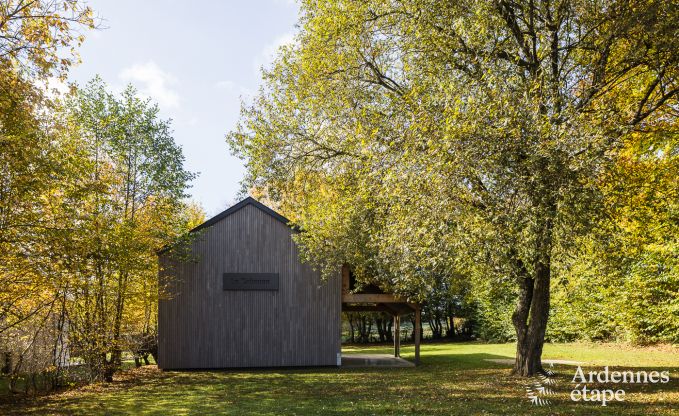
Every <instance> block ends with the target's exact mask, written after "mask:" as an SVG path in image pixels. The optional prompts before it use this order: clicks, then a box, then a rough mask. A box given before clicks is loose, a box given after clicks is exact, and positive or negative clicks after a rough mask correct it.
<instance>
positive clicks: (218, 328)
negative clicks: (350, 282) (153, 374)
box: [158, 205, 341, 369]
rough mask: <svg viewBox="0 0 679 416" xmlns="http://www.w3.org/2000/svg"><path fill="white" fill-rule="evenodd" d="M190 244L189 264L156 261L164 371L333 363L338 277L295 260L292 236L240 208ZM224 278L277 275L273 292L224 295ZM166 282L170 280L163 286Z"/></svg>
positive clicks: (252, 210) (248, 207) (278, 225)
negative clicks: (164, 290) (165, 294)
mask: <svg viewBox="0 0 679 416" xmlns="http://www.w3.org/2000/svg"><path fill="white" fill-rule="evenodd" d="M200 233H201V234H200V236H199V237H198V238H197V239H196V241H194V242H193V243H192V251H193V257H194V258H193V261H182V262H179V261H177V260H176V259H172V257H171V254H170V253H163V254H161V256H160V259H159V261H160V267H161V272H160V279H161V284H162V283H164V282H169V283H170V286H169V287H170V292H171V294H172V295H171V297H170V298H166V299H161V300H160V301H159V305H158V361H159V362H158V365H159V367H160V368H163V369H198V368H231V367H275V366H316V365H337V354H338V353H339V352H340V347H341V346H340V331H341V329H340V325H341V323H340V319H341V317H340V312H341V279H340V275H339V274H340V273H339V270H338V275H337V276H336V277H335V278H333V279H330V280H328V281H322V280H321V278H320V274H319V273H317V272H314V271H313V270H312V269H311V267H310V266H309V265H307V264H304V263H302V262H301V260H300V259H299V251H298V249H297V247H296V245H295V243H294V242H293V241H292V238H291V236H292V234H293V233H294V231H293V230H292V229H291V228H290V227H288V226H287V225H285V224H283V223H282V222H280V221H278V220H276V219H275V218H273V217H271V216H270V215H268V214H266V213H264V212H263V211H262V210H260V209H259V208H257V207H255V206H253V205H246V206H244V207H243V208H241V209H240V210H238V211H236V212H234V213H233V214H231V215H229V216H227V217H226V218H224V219H222V220H221V221H219V222H217V223H216V224H214V225H212V226H211V227H209V228H207V229H204V230H202V231H200ZM223 273H278V274H279V289H278V291H224V290H222V274H223ZM168 279H170V280H169V281H168Z"/></svg>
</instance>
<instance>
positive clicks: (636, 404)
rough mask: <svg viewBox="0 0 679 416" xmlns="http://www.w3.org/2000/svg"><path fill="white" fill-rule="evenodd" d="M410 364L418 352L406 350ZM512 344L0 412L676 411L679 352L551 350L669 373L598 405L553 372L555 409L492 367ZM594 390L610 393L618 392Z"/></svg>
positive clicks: (162, 386)
mask: <svg viewBox="0 0 679 416" xmlns="http://www.w3.org/2000/svg"><path fill="white" fill-rule="evenodd" d="M390 351H391V350H390V348H389V347H388V346H382V347H380V346H378V347H375V346H373V347H354V346H348V347H346V348H345V349H344V352H345V353H347V354H351V353H389V352H390ZM402 353H403V357H404V358H412V356H413V349H412V347H411V346H407V345H406V346H404V347H403V349H402ZM513 354H514V346H513V345H512V344H481V343H456V344H424V345H423V346H422V365H421V366H420V367H417V368H398V369H374V368H371V369H337V368H321V369H318V368H315V369H314V368H311V369H285V370H252V371H216V372H161V371H158V370H157V369H156V368H155V367H152V366H151V367H143V368H141V369H138V370H132V371H128V372H126V373H124V374H122V375H120V376H119V377H118V379H117V380H116V381H115V382H114V383H111V384H109V385H103V384H100V385H94V386H87V387H84V388H81V389H78V390H74V391H69V392H65V393H61V394H58V395H53V396H50V397H46V398H41V399H38V400H36V401H34V402H32V403H24V404H21V405H16V404H15V405H11V406H10V405H4V406H0V414H35V415H38V414H40V415H43V414H51V415H93V414H106V415H128V414H138V415H167V414H169V415H173V416H174V415H189V414H191V415H193V414H196V415H198V414H201V415H202V414H219V415H241V414H270V415H278V414H318V415H352V414H379V415H382V414H384V415H401V414H421V415H451V414H452V415H481V414H539V415H573V414H587V415H619V414H631V415H673V414H674V415H676V414H678V413H679V410H677V409H679V348H677V347H671V346H665V347H651V348H635V347H629V346H624V345H616V344H603V345H601V344H580V343H576V344H548V345H546V346H545V352H544V358H546V359H550V358H551V359H563V360H573V361H581V362H585V363H586V365H585V366H583V367H586V368H585V371H587V370H590V369H592V370H601V369H602V367H603V366H609V367H610V369H611V370H614V369H615V370H620V369H624V368H629V369H633V370H634V371H639V370H646V371H651V370H658V371H670V376H671V379H670V382H669V383H666V384H655V385H649V384H647V385H631V386H630V385H620V384H616V385H614V386H612V387H614V388H624V389H625V391H626V395H625V401H624V402H616V403H609V404H608V406H606V407H602V406H601V405H599V404H592V403H586V404H585V403H583V402H579V403H575V402H572V401H571V399H570V392H571V390H572V389H573V387H574V385H572V384H571V379H572V378H573V374H574V370H575V367H572V366H564V365H556V366H555V367H554V370H555V371H556V372H557V375H556V376H555V377H554V378H553V380H555V381H556V384H555V385H552V386H551V388H552V389H553V391H554V394H553V395H549V396H545V397H547V398H548V400H549V402H550V403H549V404H545V405H543V406H537V405H533V404H531V402H530V400H529V398H528V396H527V392H526V387H527V386H528V384H529V382H528V381H527V380H525V379H521V378H516V377H513V376H511V375H510V368H509V367H508V366H507V365H501V364H496V363H493V362H489V361H485V360H486V359H502V358H505V359H506V358H512V357H513ZM591 387H593V388H597V387H598V388H607V389H608V388H611V385H606V386H598V385H596V384H595V385H593V386H591Z"/></svg>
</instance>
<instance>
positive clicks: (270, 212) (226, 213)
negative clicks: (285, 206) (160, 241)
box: [157, 196, 294, 255]
mask: <svg viewBox="0 0 679 416" xmlns="http://www.w3.org/2000/svg"><path fill="white" fill-rule="evenodd" d="M248 205H252V206H253V207H255V208H257V209H259V210H260V211H262V212H264V213H265V214H268V215H270V216H271V217H272V218H274V219H276V220H278V221H280V222H282V223H283V224H285V225H287V226H290V220H289V219H287V218H285V217H284V216H282V215H281V214H279V213H277V212H276V211H274V210H272V209H271V208H269V207H267V206H266V205H264V204H262V203H261V202H259V201H257V200H256V199H255V198H253V197H251V196H249V197H247V198H245V199H244V200H242V201H240V202H239V203H237V204H236V205H233V206H231V207H230V208H227V209H226V210H224V211H222V212H220V213H219V214H217V215H215V216H214V217H212V218H210V219H209V220H207V221H205V222H204V223H202V224H200V225H199V226H197V227H195V228H193V229H192V230H191V231H189V234H190V233H194V232H196V231H198V230H202V229H203V228H208V227H211V226H213V225H215V224H216V223H218V222H219V221H221V220H223V219H224V218H226V217H228V216H229V215H231V214H233V213H234V212H237V211H239V210H241V209H242V208H245V207H246V206H248ZM293 229H294V228H293ZM173 246H174V244H171V245H168V246H165V247H163V248H161V249H160V250H158V251H157V254H159V255H160V254H163V253H164V252H166V251H168V250H170V249H171V248H172V247H173Z"/></svg>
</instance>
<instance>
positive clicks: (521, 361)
mask: <svg viewBox="0 0 679 416" xmlns="http://www.w3.org/2000/svg"><path fill="white" fill-rule="evenodd" d="M549 208H550V210H549V211H548V212H549V213H550V214H553V213H554V210H555V206H554V204H550V206H549ZM551 218H553V216H552V215H548V216H547V218H546V219H544V220H543V221H542V224H541V227H540V235H539V236H538V239H537V243H536V260H535V267H534V277H533V276H530V275H529V273H528V271H527V270H526V267H525V265H524V264H523V262H522V261H521V260H520V259H515V264H516V270H517V274H518V278H519V298H518V301H517V304H516V309H515V310H514V314H513V315H512V323H513V324H514V329H515V330H516V360H515V362H514V370H513V372H514V374H517V375H521V376H526V377H528V376H533V375H535V374H538V373H544V369H543V368H542V347H543V345H544V343H545V333H546V331H547V321H548V319H549V295H550V280H551V249H552V220H551ZM513 254H515V253H513Z"/></svg>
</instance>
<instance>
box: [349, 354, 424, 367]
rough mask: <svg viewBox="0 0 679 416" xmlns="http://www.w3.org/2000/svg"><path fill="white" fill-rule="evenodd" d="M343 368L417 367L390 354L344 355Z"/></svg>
mask: <svg viewBox="0 0 679 416" xmlns="http://www.w3.org/2000/svg"><path fill="white" fill-rule="evenodd" d="M342 367H354V368H356V367H382V368H384V367H387V368H389V367H392V368H397V367H415V363H412V362H410V361H408V360H404V359H403V358H399V357H394V356H393V355H389V354H342Z"/></svg>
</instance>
